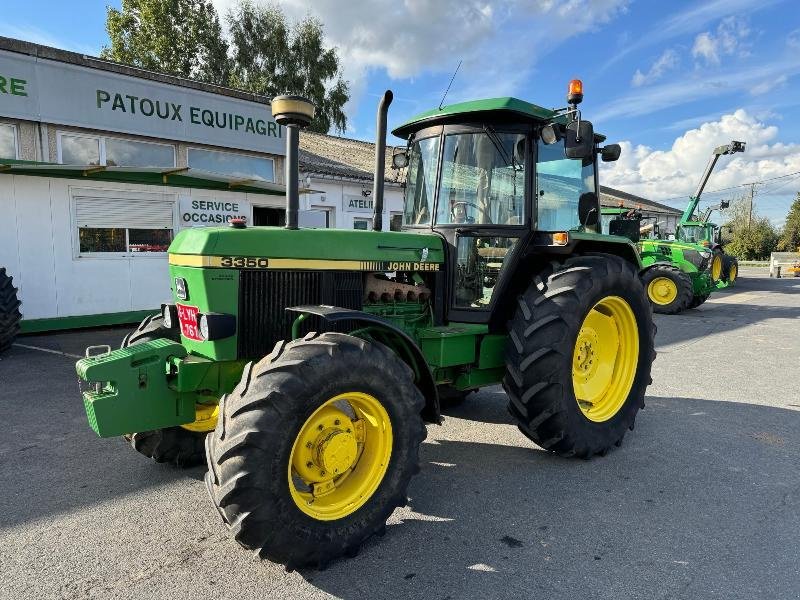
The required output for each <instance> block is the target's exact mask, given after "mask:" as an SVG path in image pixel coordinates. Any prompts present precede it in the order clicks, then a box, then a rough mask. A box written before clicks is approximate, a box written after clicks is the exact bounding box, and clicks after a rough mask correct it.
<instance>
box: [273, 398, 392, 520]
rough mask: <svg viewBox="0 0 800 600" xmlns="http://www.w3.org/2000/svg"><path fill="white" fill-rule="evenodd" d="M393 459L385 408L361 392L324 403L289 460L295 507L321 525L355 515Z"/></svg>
mask: <svg viewBox="0 0 800 600" xmlns="http://www.w3.org/2000/svg"><path fill="white" fill-rule="evenodd" d="M391 455H392V424H391V421H390V420H389V414H388V413H387V412H386V409H385V408H384V407H383V405H382V404H381V403H380V402H379V401H378V400H377V399H376V398H375V397H374V396H371V395H369V394H365V393H363V392H347V393H346V394H339V395H338V396H335V397H333V398H331V399H330V400H328V401H327V402H325V403H324V404H323V405H322V406H320V407H319V408H318V409H317V410H315V411H314V413H313V414H312V415H311V416H310V417H309V418H308V419H307V420H306V422H305V423H304V424H303V426H302V427H301V428H300V433H298V435H297V438H296V439H295V441H294V445H293V446H292V453H291V456H290V459H289V469H288V476H289V491H290V493H291V495H292V499H293V500H294V502H295V504H296V505H297V507H298V508H299V509H300V510H302V511H303V512H304V513H306V514H307V515H309V516H310V517H313V518H315V519H318V520H320V521H333V520H335V519H341V518H343V517H346V516H347V515H350V514H353V513H354V512H355V511H357V510H358V509H359V508H361V506H362V505H363V504H364V503H365V502H366V501H367V500H369V499H370V497H371V496H372V494H374V493H375V490H377V489H378V486H379V485H380V483H381V481H383V476H384V475H385V474H386V469H387V468H388V467H389V459H390V458H391Z"/></svg>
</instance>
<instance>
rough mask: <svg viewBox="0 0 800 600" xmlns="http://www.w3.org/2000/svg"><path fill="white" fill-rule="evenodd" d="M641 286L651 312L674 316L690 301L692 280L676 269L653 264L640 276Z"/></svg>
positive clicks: (670, 266)
mask: <svg viewBox="0 0 800 600" xmlns="http://www.w3.org/2000/svg"><path fill="white" fill-rule="evenodd" d="M642 285H644V288H645V290H646V291H647V298H648V299H649V300H650V304H651V305H652V306H653V311H654V312H657V313H659V314H663V315H675V314H677V313H679V312H681V311H682V310H683V309H685V308H687V307H688V306H689V304H690V303H691V301H692V280H691V279H689V276H688V275H687V274H686V273H684V272H683V271H681V270H680V269H679V268H677V267H673V266H672V265H667V264H655V265H653V266H652V267H650V268H649V269H647V271H645V272H644V274H643V275H642Z"/></svg>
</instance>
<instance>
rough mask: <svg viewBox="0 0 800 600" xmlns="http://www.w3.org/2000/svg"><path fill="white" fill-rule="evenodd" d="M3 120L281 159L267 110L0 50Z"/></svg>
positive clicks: (278, 133) (276, 132)
mask: <svg viewBox="0 0 800 600" xmlns="http://www.w3.org/2000/svg"><path fill="white" fill-rule="evenodd" d="M0 117H10V118H17V119H26V120H30V121H40V122H43V123H55V124H59V125H72V126H76V127H86V128H90V129H99V130H102V131H116V132H120V133H129V134H135V135H145V136H152V137H157V138H164V139H171V140H178V141H186V142H197V143H203V144H211V145H214V146H223V147H227V148H238V149H242V150H255V151H258V152H269V153H272V154H280V155H282V154H284V141H283V139H282V138H283V131H282V128H281V127H280V126H279V125H278V124H277V123H275V121H274V120H273V119H272V114H271V112H270V107H269V106H268V105H265V104H259V103H256V102H248V101H246V100H240V99H238V98H229V97H226V96H219V95H216V94H210V93H208V92H203V91H200V90H193V89H190V88H182V87H176V86H171V85H167V84H164V83H159V82H157V81H148V80H144V79H137V78H135V77H129V76H126V75H119V74H117V73H111V72H108V71H101V70H97V69H90V68H87V67H82V66H78V65H71V64H67V63H61V62H57V61H52V60H46V59H42V58H34V57H31V56H27V55H24V54H17V53H14V52H8V51H4V50H0Z"/></svg>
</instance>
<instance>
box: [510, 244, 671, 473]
mask: <svg viewBox="0 0 800 600" xmlns="http://www.w3.org/2000/svg"><path fill="white" fill-rule="evenodd" d="M608 296H619V297H621V298H622V299H624V300H625V301H626V302H627V303H628V305H629V306H630V308H631V310H632V311H633V314H634V316H635V319H636V321H637V325H638V334H639V356H638V363H637V367H636V372H635V375H634V379H633V385H632V387H631V390H630V393H629V394H628V397H627V399H626V400H625V402H624V404H623V405H622V406H621V407H620V409H619V410H618V412H617V413H616V414H615V415H614V416H613V417H611V418H610V419H609V420H607V421H604V422H593V421H590V420H589V419H588V418H586V416H585V415H584V414H583V412H582V411H581V409H580V406H579V405H578V402H577V400H576V398H575V392H574V389H573V383H572V362H573V353H574V349H575V343H576V338H577V336H578V332H579V330H580V328H581V325H582V322H583V319H584V317H585V315H587V314H588V312H589V311H590V310H591V309H592V307H593V306H594V305H595V304H596V303H597V302H598V301H599V300H601V299H602V298H605V297H608ZM518 302H519V307H518V309H517V312H516V315H515V316H514V318H513V319H512V320H511V322H510V323H509V342H508V345H507V347H506V367H507V370H506V376H505V377H504V379H503V387H504V388H505V390H506V392H507V393H508V396H509V411H510V412H511V414H512V415H513V416H514V417H515V418H516V419H517V421H518V426H519V428H520V431H522V433H524V434H525V435H526V436H528V437H529V438H530V439H531V440H533V441H534V442H536V443H537V444H538V445H539V446H541V447H543V448H545V449H547V450H551V451H553V452H555V453H557V454H559V455H561V456H575V457H579V458H590V457H591V456H593V455H595V454H604V453H605V452H606V451H607V450H608V449H609V448H610V447H611V446H613V445H619V444H621V443H622V439H623V437H624V436H625V432H626V431H627V430H629V429H633V425H634V421H635V419H636V414H637V413H638V411H639V409H640V408H642V407H643V406H644V395H645V390H646V388H647V386H648V385H649V383H650V381H651V379H650V367H651V365H652V362H653V359H654V358H655V350H654V337H655V324H654V323H653V316H652V311H651V308H650V304H649V302H648V300H647V296H646V295H645V292H644V290H643V289H642V284H641V282H640V281H639V277H638V275H637V273H636V271H635V270H634V268H633V266H632V265H631V264H629V263H628V262H626V261H624V260H622V259H620V258H618V257H616V256H611V255H603V254H593V255H588V256H577V257H573V258H570V259H568V260H566V261H565V262H564V263H563V264H554V265H552V266H551V267H549V268H548V269H546V271H545V272H542V273H540V274H539V275H538V276H537V277H536V278H535V280H534V282H533V283H532V284H531V285H530V286H529V287H528V289H527V290H526V291H525V293H524V294H522V295H521V296H520V297H519V298H518Z"/></svg>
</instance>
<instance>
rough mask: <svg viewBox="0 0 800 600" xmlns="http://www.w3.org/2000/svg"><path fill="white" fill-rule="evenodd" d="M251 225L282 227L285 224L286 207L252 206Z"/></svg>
mask: <svg viewBox="0 0 800 600" xmlns="http://www.w3.org/2000/svg"><path fill="white" fill-rule="evenodd" d="M253 225H256V226H258V225H267V226H270V227H283V226H284V225H286V209H285V208H271V207H269V206H254V207H253Z"/></svg>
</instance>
